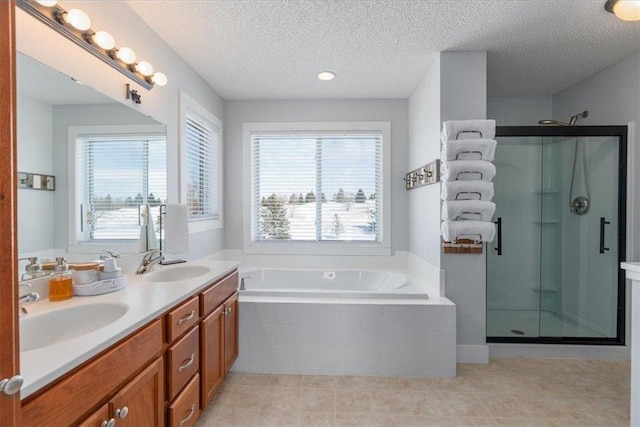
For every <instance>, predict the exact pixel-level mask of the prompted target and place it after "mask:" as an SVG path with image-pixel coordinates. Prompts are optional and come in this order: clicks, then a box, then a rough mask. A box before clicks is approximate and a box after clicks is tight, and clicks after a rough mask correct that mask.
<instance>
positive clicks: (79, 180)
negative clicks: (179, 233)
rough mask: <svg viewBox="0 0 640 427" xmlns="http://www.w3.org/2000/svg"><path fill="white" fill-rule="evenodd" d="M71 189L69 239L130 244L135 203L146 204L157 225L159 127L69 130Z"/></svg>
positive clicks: (161, 185) (162, 153)
mask: <svg viewBox="0 0 640 427" xmlns="http://www.w3.org/2000/svg"><path fill="white" fill-rule="evenodd" d="M70 139H71V140H72V141H73V151H74V159H75V161H74V168H73V169H74V171H75V180H74V182H73V183H70V185H71V186H72V187H75V188H74V189H73V191H72V194H73V196H74V197H73V198H72V200H73V202H72V203H73V211H74V212H75V215H74V226H73V228H72V229H73V230H74V239H73V240H72V241H73V242H75V243H76V244H77V245H83V244H84V245H86V244H91V243H99V244H102V245H103V244H105V243H109V244H110V245H112V246H111V247H110V248H113V245H117V244H125V245H126V244H132V245H133V244H136V243H137V240H138V238H139V236H140V225H141V222H140V206H141V205H144V204H149V206H150V208H151V212H152V215H153V220H154V222H155V224H156V226H157V224H158V215H159V206H160V204H161V203H165V202H166V198H167V182H166V181H167V179H166V164H167V160H166V140H165V135H164V126H160V127H158V126H113V127H108V126H105V127H100V128H97V127H95V128H90V127H73V128H70Z"/></svg>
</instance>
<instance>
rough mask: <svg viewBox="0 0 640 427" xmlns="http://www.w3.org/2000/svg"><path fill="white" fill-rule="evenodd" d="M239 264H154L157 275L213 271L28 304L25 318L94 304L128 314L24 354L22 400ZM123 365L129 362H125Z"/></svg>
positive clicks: (131, 279)
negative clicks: (194, 268)
mask: <svg viewBox="0 0 640 427" xmlns="http://www.w3.org/2000/svg"><path fill="white" fill-rule="evenodd" d="M238 264H239V263H238V262H235V261H208V260H199V261H189V262H188V263H187V264H178V265H172V266H156V267H155V268H154V270H153V271H156V270H158V269H170V268H178V267H179V266H181V265H182V266H184V265H190V266H191V265H203V266H207V267H209V268H210V271H209V272H208V273H206V274H205V275H202V276H200V277H196V278H193V279H187V280H181V281H178V282H164V283H153V282H148V281H145V280H144V278H145V275H135V274H129V275H127V280H128V284H127V287H126V288H125V289H123V290H120V291H117V292H113V293H109V294H104V295H98V296H91V297H79V296H74V297H73V298H71V299H69V300H66V301H60V302H51V301H49V300H48V299H47V298H46V296H44V295H43V296H42V297H43V298H42V300H41V301H38V302H35V303H29V304H26V305H25V307H26V308H27V310H28V314H26V315H25V316H37V315H38V313H43V312H48V311H51V310H57V309H62V308H65V307H70V306H75V305H82V304H95V303H124V304H127V305H128V306H129V310H128V311H127V313H126V314H125V315H124V316H122V317H121V318H119V319H117V320H116V321H114V322H113V323H110V324H108V325H107V326H105V327H102V328H100V329H98V330H96V331H93V332H91V333H90V334H86V335H82V336H80V337H78V338H74V339H71V340H67V341H64V342H61V343H58V344H54V345H51V346H47V347H43V348H39V349H35V350H31V351H24V352H21V353H20V374H21V375H22V377H23V378H24V384H23V386H22V389H21V398H22V399H24V398H25V397H27V396H29V395H30V394H32V393H34V392H35V391H37V390H38V389H40V388H41V387H43V386H45V385H47V384H49V383H50V382H52V381H53V380H55V379H57V378H59V377H60V376H62V375H63V374H65V373H67V372H69V371H71V370H72V369H73V368H75V367H77V366H79V365H80V364H82V363H83V362H86V361H87V360H89V359H90V358H92V357H93V356H95V355H97V354H98V353H100V352H101V351H103V350H105V349H106V348H108V347H110V346H112V345H113V344H115V343H116V342H118V341H120V340H121V339H123V338H125V337H126V336H128V335H129V334H131V333H132V332H135V331H136V330H137V329H139V328H140V327H142V326H144V325H145V324H147V323H149V322H150V321H152V320H153V319H155V318H157V317H159V316H160V315H161V314H163V313H165V312H166V311H167V310H168V309H170V308H171V307H173V306H175V305H177V304H179V303H180V302H181V301H184V300H186V299H187V298H188V297H190V296H192V295H195V294H197V293H198V292H200V291H201V290H202V289H204V288H205V287H206V286H207V285H208V284H210V283H211V282H212V281H215V280H217V279H220V278H222V277H223V276H225V275H226V274H227V273H229V272H231V271H232V270H233V269H234V268H236V267H237V266H238ZM147 274H149V273H147ZM78 321H82V319H78ZM122 362H123V363H126V361H125V360H123V361H122Z"/></svg>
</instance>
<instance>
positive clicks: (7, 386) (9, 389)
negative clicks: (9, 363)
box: [0, 375, 24, 396]
mask: <svg viewBox="0 0 640 427" xmlns="http://www.w3.org/2000/svg"><path fill="white" fill-rule="evenodd" d="M23 382H24V379H23V378H22V377H21V376H20V375H14V376H13V377H11V378H10V379H7V378H5V379H3V380H1V381H0V390H2V392H3V393H4V394H6V395H7V396H11V395H14V394H16V393H17V392H19V391H20V389H21V388H22V383H23Z"/></svg>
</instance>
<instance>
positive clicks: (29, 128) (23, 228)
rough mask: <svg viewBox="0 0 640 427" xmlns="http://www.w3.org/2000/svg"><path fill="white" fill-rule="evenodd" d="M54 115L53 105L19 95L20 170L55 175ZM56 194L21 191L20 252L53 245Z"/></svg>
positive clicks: (19, 208)
mask: <svg viewBox="0 0 640 427" xmlns="http://www.w3.org/2000/svg"><path fill="white" fill-rule="evenodd" d="M52 114H53V112H52V107H51V105H49V104H45V103H43V102H40V101H36V100H35V99H32V98H29V97H28V96H25V95H18V120H17V126H18V131H17V136H18V172H30V173H36V174H43V175H55V170H54V169H55V168H54V166H53V144H52V128H53V123H52V122H53V119H52ZM56 184H57V183H56ZM55 194H56V192H55V191H39V190H29V189H19V190H18V236H19V239H18V253H24V252H34V251H40V250H44V249H50V248H52V247H53V233H54V227H53V215H54V212H55V210H54V196H55Z"/></svg>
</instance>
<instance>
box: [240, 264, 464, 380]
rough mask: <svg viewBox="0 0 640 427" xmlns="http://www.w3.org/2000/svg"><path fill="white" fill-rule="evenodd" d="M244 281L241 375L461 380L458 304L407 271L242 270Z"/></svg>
mask: <svg viewBox="0 0 640 427" xmlns="http://www.w3.org/2000/svg"><path fill="white" fill-rule="evenodd" d="M249 276H250V278H249ZM243 277H244V278H245V280H244V286H245V289H244V290H240V308H239V316H240V319H239V321H240V327H239V347H240V348H239V356H238V360H237V361H236V363H235V365H234V367H233V370H235V371H239V372H261V373H288V374H328V375H396V376H417V377H452V376H455V372H456V365H455V363H456V327H455V325H456V320H455V305H454V304H453V303H452V302H451V301H449V300H448V299H446V298H443V297H440V296H437V295H435V296H432V297H430V298H427V293H426V290H425V289H424V288H422V287H420V286H417V285H415V284H412V283H411V281H410V280H408V278H407V275H405V274H402V273H397V272H391V271H386V272H385V271H375V270H355V269H353V270H339V269H335V270H332V269H322V270H320V269H307V270H301V269H282V268H280V269H257V268H242V269H241V270H240V278H243Z"/></svg>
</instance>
